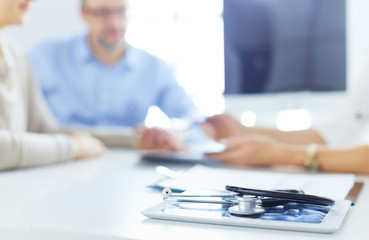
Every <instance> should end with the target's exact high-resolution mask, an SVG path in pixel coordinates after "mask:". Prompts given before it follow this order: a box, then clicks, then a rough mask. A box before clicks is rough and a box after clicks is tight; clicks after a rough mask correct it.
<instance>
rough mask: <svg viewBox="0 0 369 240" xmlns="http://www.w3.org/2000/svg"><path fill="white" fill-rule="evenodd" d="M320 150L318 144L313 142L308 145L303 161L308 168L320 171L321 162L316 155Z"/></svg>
mask: <svg viewBox="0 0 369 240" xmlns="http://www.w3.org/2000/svg"><path fill="white" fill-rule="evenodd" d="M318 150H319V147H318V144H315V143H311V144H309V145H308V146H307V148H306V156H305V159H304V162H303V164H304V167H305V169H306V170H309V171H312V172H318V171H319V164H318V162H317V160H316V155H317V153H318Z"/></svg>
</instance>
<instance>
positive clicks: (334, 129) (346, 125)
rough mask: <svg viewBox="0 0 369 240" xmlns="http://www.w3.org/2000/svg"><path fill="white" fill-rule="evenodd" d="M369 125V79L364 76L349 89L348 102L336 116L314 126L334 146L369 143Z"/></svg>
mask: <svg viewBox="0 0 369 240" xmlns="http://www.w3.org/2000/svg"><path fill="white" fill-rule="evenodd" d="M368 78H369V77H368ZM368 127H369V79H366V78H362V81H361V82H358V84H357V85H356V86H354V87H353V89H352V91H349V93H348V95H347V99H346V103H345V104H344V106H343V107H342V108H341V109H340V111H339V113H338V114H337V115H336V116H334V118H332V119H331V120H330V121H326V122H322V123H319V124H317V125H316V126H314V128H315V129H316V130H317V131H318V132H319V134H320V135H321V136H322V137H323V139H324V140H325V141H326V142H327V144H328V145H332V146H343V145H346V146H347V145H355V144H362V143H364V144H369V141H367V140H369V138H368V137H369V136H368V137H367V136H366V135H365V132H366V130H367V128H368ZM365 139H367V140H365Z"/></svg>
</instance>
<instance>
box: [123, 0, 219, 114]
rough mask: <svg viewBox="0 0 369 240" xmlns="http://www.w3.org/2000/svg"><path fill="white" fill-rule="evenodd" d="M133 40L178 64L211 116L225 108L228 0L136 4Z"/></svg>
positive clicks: (197, 100) (130, 39) (184, 80)
mask: <svg viewBox="0 0 369 240" xmlns="http://www.w3.org/2000/svg"><path fill="white" fill-rule="evenodd" d="M130 4H131V6H130V13H129V15H130V20H129V26H128V32H127V41H128V42H129V43H131V44H132V45H133V46H135V47H139V48H142V49H145V50H147V51H148V52H150V53H151V54H154V55H156V56H159V57H160V58H162V59H164V60H165V61H167V62H169V63H171V64H173V65H174V66H175V69H176V74H177V79H178V82H179V83H180V84H181V85H182V86H183V87H184V88H185V89H186V90H187V92H188V93H189V94H191V95H193V96H194V101H195V103H196V104H197V105H198V107H199V108H200V109H201V110H203V112H204V113H205V114H207V115H211V114H215V113H218V112H221V111H223V110H224V102H223V98H222V96H221V95H222V93H223V91H224V60H223V58H224V47H223V19H222V12H223V1H222V0H155V1H152V0H135V1H131V2H130Z"/></svg>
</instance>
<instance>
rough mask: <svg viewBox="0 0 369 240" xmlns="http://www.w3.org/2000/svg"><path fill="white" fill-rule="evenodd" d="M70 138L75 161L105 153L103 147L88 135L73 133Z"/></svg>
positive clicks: (98, 141)
mask: <svg viewBox="0 0 369 240" xmlns="http://www.w3.org/2000/svg"><path fill="white" fill-rule="evenodd" d="M70 138H71V140H72V148H73V152H74V159H76V160H79V159H83V158H91V157H97V156H100V155H102V154H103V153H104V152H105V151H106V148H105V145H104V144H103V143H102V142H101V141H100V140H99V139H97V138H94V137H92V136H91V135H90V134H89V133H73V134H71V135H70Z"/></svg>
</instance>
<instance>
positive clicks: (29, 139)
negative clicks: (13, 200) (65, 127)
mask: <svg viewBox="0 0 369 240" xmlns="http://www.w3.org/2000/svg"><path fill="white" fill-rule="evenodd" d="M21 59H22V58H20V59H19V61H18V62H17V64H19V66H20V68H19V69H22V70H24V71H25V72H24V74H25V75H19V76H24V78H25V79H15V80H17V81H20V82H21V83H22V88H24V89H22V91H23V93H24V95H25V96H27V97H26V98H25V99H24V101H25V102H24V104H25V105H27V107H26V108H25V109H27V110H26V111H27V112H26V113H25V114H24V116H25V117H27V119H28V127H27V131H25V132H23V131H11V130H8V129H1V130H0V153H1V155H0V169H1V170H4V169H15V168H24V167H33V166H38V165H45V164H50V163H56V162H61V161H67V160H71V159H73V149H72V143H71V140H70V137H69V136H68V135H66V134H57V133H55V131H56V130H57V124H56V122H55V121H54V119H53V117H52V115H51V114H50V112H49V111H48V108H47V106H46V103H45V102H44V100H43V97H42V95H41V92H40V90H39V89H38V86H37V85H36V83H35V82H34V79H33V77H32V73H31V71H30V69H29V67H28V63H27V62H26V60H25V59H24V61H22V60H21ZM22 64H23V66H22ZM45 132H49V133H48V134H46V133H45ZM51 132H54V133H51Z"/></svg>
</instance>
